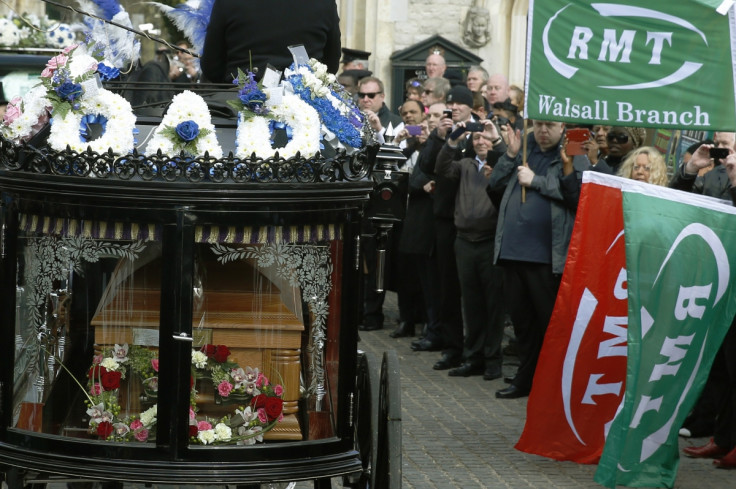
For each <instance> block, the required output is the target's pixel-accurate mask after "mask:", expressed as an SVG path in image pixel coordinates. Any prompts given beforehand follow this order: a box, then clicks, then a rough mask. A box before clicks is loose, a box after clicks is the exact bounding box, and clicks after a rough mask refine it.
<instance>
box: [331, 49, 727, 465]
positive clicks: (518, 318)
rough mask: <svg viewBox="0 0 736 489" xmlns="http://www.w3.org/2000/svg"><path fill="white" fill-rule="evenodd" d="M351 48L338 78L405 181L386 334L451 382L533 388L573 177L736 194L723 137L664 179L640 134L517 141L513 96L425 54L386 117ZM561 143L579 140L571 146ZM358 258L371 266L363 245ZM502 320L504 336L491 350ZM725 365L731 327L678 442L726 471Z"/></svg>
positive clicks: (370, 302) (520, 136) (492, 80)
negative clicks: (392, 317) (420, 72)
mask: <svg viewBox="0 0 736 489" xmlns="http://www.w3.org/2000/svg"><path fill="white" fill-rule="evenodd" d="M349 51H350V52H349V53H348V54H347V55H346V56H345V57H344V58H343V60H342V61H343V63H344V64H345V70H344V71H343V72H342V74H341V75H340V76H339V77H338V79H339V80H340V81H341V83H342V82H343V81H345V83H344V86H345V88H346V89H348V90H350V91H351V93H354V96H355V97H356V99H357V102H358V104H359V106H360V108H361V109H362V110H363V111H364V113H365V114H366V120H367V121H368V123H369V124H370V125H371V127H372V128H373V130H374V131H375V133H376V136H377V139H378V141H379V142H384V141H385V140H386V138H387V136H389V135H390V136H391V137H394V142H395V143H398V144H399V146H400V147H401V148H402V149H403V151H404V154H405V156H406V157H407V160H406V162H405V163H404V164H403V167H402V168H401V169H402V171H405V172H408V173H409V178H408V182H409V191H408V193H409V195H408V206H407V212H406V217H405V219H404V221H403V222H402V223H401V225H400V226H398V227H397V228H396V229H395V232H394V237H393V238H394V242H395V244H394V245H393V246H392V253H393V260H392V266H391V274H392V280H391V286H390V287H392V288H393V289H394V290H395V291H396V292H397V297H398V305H399V323H398V324H397V325H396V326H395V329H393V331H392V332H391V333H390V335H391V336H392V337H394V338H400V337H414V336H417V335H418V338H416V339H414V340H413V341H412V342H411V349H412V350H414V351H428V352H438V353H439V354H440V356H439V358H438V359H437V362H436V363H435V364H434V366H433V368H434V369H435V370H438V371H447V373H448V375H449V376H452V377H468V376H472V375H482V376H483V378H484V379H486V380H495V379H500V378H503V380H504V382H505V383H506V384H508V385H506V386H503V388H500V389H498V390H497V391H496V397H498V398H501V399H511V398H519V397H524V396H527V395H529V393H530V391H531V387H532V382H533V380H534V373H535V369H536V364H537V358H538V356H539V353H540V351H541V348H542V342H543V339H544V335H545V332H546V328H547V324H548V323H549V320H550V317H551V315H552V310H553V307H554V304H555V299H556V296H557V291H558V288H559V285H560V279H561V276H562V272H563V269H564V266H565V261H566V257H567V251H568V245H569V241H570V237H571V234H572V228H573V223H574V219H575V212H576V208H577V204H578V196H579V192H580V186H581V182H582V173H583V172H584V171H586V170H591V171H599V172H604V173H609V174H614V175H618V176H621V177H625V178H630V179H634V180H639V181H642V182H646V183H649V184H652V185H660V186H670V187H673V188H678V189H681V190H687V191H692V192H698V193H702V194H705V195H710V196H714V197H719V198H729V199H730V197H731V195H732V188H733V187H734V186H736V135H735V134H734V133H727V132H717V133H715V135H714V139H713V141H710V140H706V141H701V142H699V143H698V144H696V145H693V146H692V147H690V148H688V150H687V151H686V153H685V154H684V157H683V159H682V161H681V162H680V164H679V165H678V167H677V169H676V170H675V171H674V175H672V176H670V174H669V173H668V167H667V164H666V163H665V160H664V157H663V155H662V153H661V152H660V151H659V150H658V149H657V148H655V147H653V146H646V145H645V142H646V141H647V133H646V130H645V129H644V128H641V127H618V126H608V125H602V124H594V125H589V126H587V125H575V124H570V123H568V124H564V123H562V122H553V121H541V120H534V121H528V127H529V128H528V130H527V131H526V133H525V132H524V130H523V128H524V115H523V114H524V107H523V105H522V104H523V100H524V97H523V92H522V91H521V89H520V88H519V87H515V86H512V85H510V84H509V81H508V79H507V77H506V76H505V75H504V74H501V73H495V74H492V75H489V74H488V72H487V71H486V70H485V69H483V68H482V67H480V66H473V67H471V68H469V69H468V70H467V73H466V76H465V79H464V80H462V79H458V77H457V76H456V75H457V74H455V75H451V76H447V71H448V70H447V65H446V62H445V60H444V58H443V57H442V55H441V54H439V53H431V54H430V55H429V56H428V57H427V59H426V66H425V72H426V77H422V78H419V77H418V78H411V79H409V80H408V81H407V82H406V85H405V87H404V88H405V100H403V101H402V103H401V105H400V107H399V110H398V114H397V113H394V112H392V111H391V110H390V109H389V106H388V105H387V104H386V96H385V93H384V86H383V83H382V81H381V80H380V79H378V78H376V77H375V76H372V74H371V73H370V72H369V71H367V66H368V61H367V59H368V55H369V53H364V52H360V51H355V50H349ZM355 61H357V62H358V63H357V64H353V65H350V64H348V63H353V62H355ZM573 129H574V131H573ZM573 134H575V135H576V136H578V135H579V134H582V139H580V138H579V137H575V138H574V139H575V141H576V142H575V143H574V142H572V140H573ZM568 136H569V138H568ZM524 139H526V144H524ZM524 147H525V148H526V149H525V150H524V149H523V148H524ZM712 148H726V149H727V154H729V156H728V157H727V158H718V157H716V158H713V157H712V156H711V153H710V152H711V149H712ZM524 151H526V153H525V154H524ZM670 173H671V172H670ZM367 241H368V242H370V240H367ZM363 251H364V256H366V261H367V262H371V261H372V260H371V258H370V256H369V255H370V254H371V252H372V249H371V248H369V247H368V246H366V247H365V248H364V250H363ZM364 270H365V277H366V280H365V289H366V290H365V298H364V315H363V322H362V324H361V325H360V329H361V330H362V331H372V330H377V329H382V328H383V327H384V324H383V320H384V317H383V313H382V305H383V295H382V294H378V293H376V292H375V290H373V289H372V285H373V284H374V281H373V280H371V275H372V274H373V273H375V270H374V269H373V268H372V267H371V266H366V267H364ZM509 321H510V323H511V324H512V325H513V336H514V338H512V343H511V344H510V345H508V346H507V347H506V348H502V345H501V343H502V339H503V335H504V329H505V325H507V324H508V323H509ZM420 325H424V326H423V328H419V327H418V326H420ZM504 354H506V355H509V354H514V355H517V356H518V365H519V366H518V369H517V371H516V373H515V374H514V375H512V376H507V377H504V375H503V372H502V368H501V367H502V364H503V356H504ZM735 357H736V327H731V330H730V332H729V335H728V337H727V338H726V341H725V342H724V346H723V347H722V349H721V352H720V353H719V356H718V358H717V359H716V363H715V364H714V366H713V370H712V373H711V379H710V380H709V382H708V386H707V388H706V389H705V391H704V393H703V395H702V397H701V400H700V401H699V402H698V405H697V406H696V409H694V410H693V412H692V413H691V415H690V416H689V417H688V419H687V421H686V423H685V426H683V429H682V430H681V434H682V435H683V436H690V435H694V436H708V435H714V437H713V438H712V439H711V440H710V441H709V443H708V444H706V445H705V446H702V447H690V448H689V449H686V450H685V454H686V455H688V456H691V457H712V458H714V459H715V461H714V464H715V465H716V466H718V467H722V468H736V448H735V447H736V412H735V411H736V358H735ZM691 430H692V432H691Z"/></svg>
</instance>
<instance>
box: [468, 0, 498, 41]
mask: <svg viewBox="0 0 736 489" xmlns="http://www.w3.org/2000/svg"><path fill="white" fill-rule="evenodd" d="M482 2H483V0H474V1H473V6H472V7H470V8H469V9H468V13H467V15H466V16H465V21H464V22H463V42H464V43H465V44H467V45H468V46H470V47H471V48H480V47H483V46H485V45H486V44H488V42H489V41H490V40H491V30H490V29H491V13H490V12H489V11H488V9H487V8H485V7H483V6H481V5H479V4H482Z"/></svg>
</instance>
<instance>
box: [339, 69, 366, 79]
mask: <svg viewBox="0 0 736 489" xmlns="http://www.w3.org/2000/svg"><path fill="white" fill-rule="evenodd" d="M372 74H373V72H372V71H369V70H345V71H343V72H342V73H340V74H339V75H337V76H352V77H354V78H355V79H356V80H360V79H362V78H366V77H368V76H371V75H372Z"/></svg>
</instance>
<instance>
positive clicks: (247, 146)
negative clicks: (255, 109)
mask: <svg viewBox="0 0 736 489" xmlns="http://www.w3.org/2000/svg"><path fill="white" fill-rule="evenodd" d="M281 102H282V103H280V104H278V105H268V110H269V113H270V116H271V117H270V118H269V117H264V116H260V115H252V116H250V117H248V118H244V117H243V116H242V114H241V116H240V119H239V122H238V130H237V135H236V143H237V144H236V146H237V147H236V156H237V157H238V158H249V157H250V156H251V155H252V154H253V153H255V154H256V156H258V157H260V158H263V159H266V158H270V157H272V156H274V154H275V153H276V152H277V151H278V153H279V156H281V157H283V158H285V159H288V158H292V157H293V156H295V155H296V154H297V153H300V154H301V156H303V157H305V158H309V157H311V156H314V154H315V153H317V152H318V151H319V149H320V148H319V139H320V120H319V115H318V114H317V111H316V110H314V109H313V108H312V107H310V106H309V104H307V103H305V102H304V101H302V99H300V98H299V97H298V96H297V95H294V94H292V93H285V94H284V95H283V98H282V101H281ZM272 121H277V122H281V123H284V124H286V125H287V126H289V127H290V128H291V139H290V140H289V142H288V143H287V144H286V146H284V147H283V148H274V147H273V146H272V145H271V122H272Z"/></svg>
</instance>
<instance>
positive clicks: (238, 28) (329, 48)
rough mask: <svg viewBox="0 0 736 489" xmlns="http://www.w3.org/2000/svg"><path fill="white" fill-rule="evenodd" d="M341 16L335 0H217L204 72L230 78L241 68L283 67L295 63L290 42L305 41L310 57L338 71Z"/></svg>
mask: <svg viewBox="0 0 736 489" xmlns="http://www.w3.org/2000/svg"><path fill="white" fill-rule="evenodd" d="M339 22H340V19H339V17H338V15H337V5H336V4H335V2H334V0H312V1H310V2H304V1H302V0H268V1H259V2H243V1H242V0H215V3H214V5H213V6H212V15H211V16H210V23H209V26H208V27H207V36H206V37H205V43H204V49H203V52H202V58H201V60H200V61H201V67H202V74H203V75H204V77H205V78H207V80H209V81H211V82H215V83H228V82H230V81H231V80H233V79H234V78H236V77H237V75H238V68H240V69H242V70H243V71H249V70H250V69H251V66H252V67H253V68H257V69H258V74H257V75H256V76H257V77H259V78H260V76H261V74H262V73H263V72H264V70H265V68H266V64H267V63H268V64H271V65H272V66H274V67H275V68H276V69H279V70H283V69H285V68H287V67H288V66H289V65H290V64H291V63H292V56H291V53H290V52H289V49H288V47H289V46H292V45H296V44H302V45H304V47H305V48H306V50H307V53H308V54H309V56H310V57H311V58H316V59H318V60H319V61H321V62H322V63H324V64H326V65H327V68H328V70H329V71H330V72H331V73H336V72H337V69H338V68H339V62H340V25H339Z"/></svg>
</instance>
